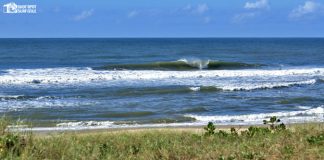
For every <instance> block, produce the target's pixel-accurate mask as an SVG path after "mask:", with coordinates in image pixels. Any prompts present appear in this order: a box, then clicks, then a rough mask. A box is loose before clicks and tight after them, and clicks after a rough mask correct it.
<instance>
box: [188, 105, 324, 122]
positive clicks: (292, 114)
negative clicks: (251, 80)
mask: <svg viewBox="0 0 324 160" xmlns="http://www.w3.org/2000/svg"><path fill="white" fill-rule="evenodd" d="M299 108H300V109H302V108H303V109H306V110H300V111H282V112H273V113H259V114H246V115H217V116H209V115H194V114H186V115H185V116H187V117H190V118H194V119H196V120H197V121H201V122H209V121H212V122H215V123H242V124H255V123H262V120H264V119H268V118H270V117H272V116H277V117H278V118H280V119H282V120H284V121H286V122H290V123H294V122H305V121H315V122H316V121H320V122H322V121H324V106H323V105H322V106H319V107H316V108H306V107H305V106H302V107H299Z"/></svg>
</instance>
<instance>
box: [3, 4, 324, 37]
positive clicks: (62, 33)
mask: <svg viewBox="0 0 324 160" xmlns="http://www.w3.org/2000/svg"><path fill="white" fill-rule="evenodd" d="M8 2H15V3H16V4H18V5H31V4H35V5H37V13H36V14H6V13H2V12H1V13H0V37H2V38H4V37H324V0H118V1H117V0H93V1H90V0H74V1H68V0H38V1H36V0H16V1H15V0H12V1H11V0H10V1H8V0H0V4H1V5H4V4H6V3H8Z"/></svg>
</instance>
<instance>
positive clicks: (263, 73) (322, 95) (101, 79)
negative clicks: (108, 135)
mask: <svg viewBox="0 0 324 160" xmlns="http://www.w3.org/2000/svg"><path fill="white" fill-rule="evenodd" d="M0 112H1V115H6V116H8V117H11V118H13V119H15V120H19V121H24V122H28V123H31V124H32V125H33V127H34V128H33V129H34V130H69V129H72V130H77V129H98V128H132V127H161V126H165V127H168V126H200V125H205V124H207V123H208V122H209V121H211V122H214V123H215V124H216V125H251V124H262V120H264V119H268V118H269V117H271V116H277V117H279V118H280V119H281V120H282V121H283V122H284V123H305V122H323V121H324V39H323V38H111V39H109V38H93V39H90V38H89V39H87V38H67V39H64V38H62V39H41V38H40V39H0Z"/></svg>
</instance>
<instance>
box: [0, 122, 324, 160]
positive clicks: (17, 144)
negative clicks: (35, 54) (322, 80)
mask: <svg viewBox="0 0 324 160" xmlns="http://www.w3.org/2000/svg"><path fill="white" fill-rule="evenodd" d="M8 124H10V123H9V122H8V121H7V120H4V119H2V120H1V121H0V129H1V130H0V132H1V135H0V136H1V146H0V154H1V155H0V156H1V157H0V159H30V160H37V159H53V160H58V159H66V160H71V159H84V160H92V159H93V160H95V159H220V160H230V159H324V124H323V123H313V124H297V125H291V126H288V127H287V129H285V128H284V127H282V126H281V127H278V126H279V125H274V126H271V124H270V125H266V126H252V127H249V128H248V127H247V128H241V129H238V128H226V129H224V128H223V127H218V126H217V125H216V126H215V125H214V124H212V123H210V124H208V126H206V127H205V129H203V127H201V128H159V129H153V128H150V129H131V130H113V131H111V130H101V131H86V132H77V131H69V132H59V133H58V132H56V133H46V134H44V133H42V134H40V133H35V132H34V133H32V132H12V131H8V128H7V126H8ZM273 127H274V128H273ZM214 128H216V129H214Z"/></svg>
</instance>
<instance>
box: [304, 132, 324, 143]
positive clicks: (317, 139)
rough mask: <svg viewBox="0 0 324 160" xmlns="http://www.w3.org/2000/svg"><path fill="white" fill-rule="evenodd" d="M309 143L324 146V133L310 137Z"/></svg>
mask: <svg viewBox="0 0 324 160" xmlns="http://www.w3.org/2000/svg"><path fill="white" fill-rule="evenodd" d="M307 141H308V143H310V144H317V145H323V144H324V133H322V134H319V135H316V136H311V137H308V138H307Z"/></svg>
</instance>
